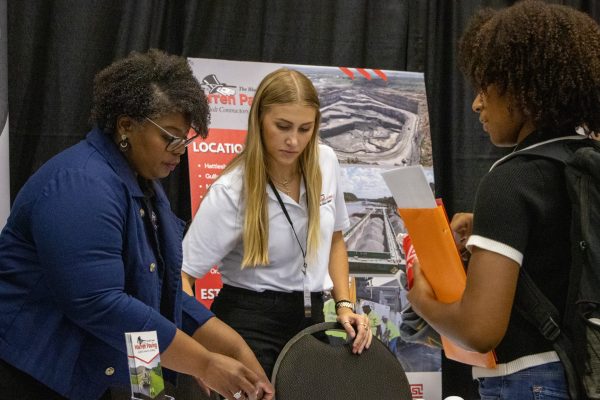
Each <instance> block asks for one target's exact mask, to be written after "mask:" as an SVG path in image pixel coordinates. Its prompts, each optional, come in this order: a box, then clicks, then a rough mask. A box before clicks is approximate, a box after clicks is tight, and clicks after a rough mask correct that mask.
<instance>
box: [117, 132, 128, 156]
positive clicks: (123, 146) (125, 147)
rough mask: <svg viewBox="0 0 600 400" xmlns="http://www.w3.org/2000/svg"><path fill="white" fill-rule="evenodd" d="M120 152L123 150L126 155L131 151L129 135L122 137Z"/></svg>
mask: <svg viewBox="0 0 600 400" xmlns="http://www.w3.org/2000/svg"><path fill="white" fill-rule="evenodd" d="M119 150H121V152H122V153H125V152H127V150H129V140H128V139H127V135H121V141H120V142H119Z"/></svg>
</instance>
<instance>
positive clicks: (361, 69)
mask: <svg viewBox="0 0 600 400" xmlns="http://www.w3.org/2000/svg"><path fill="white" fill-rule="evenodd" d="M356 70H357V71H358V72H360V74H361V75H362V76H364V77H365V78H367V79H368V80H371V74H369V73H368V72H367V70H365V69H364V68H356Z"/></svg>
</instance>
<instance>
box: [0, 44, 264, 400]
mask: <svg viewBox="0 0 600 400" xmlns="http://www.w3.org/2000/svg"><path fill="white" fill-rule="evenodd" d="M91 121H92V122H93V124H94V128H93V129H92V131H91V132H89V133H88V135H87V137H86V138H85V140H83V141H81V142H80V143H79V144H77V145H75V146H73V147H71V148H69V149H67V150H65V151H63V152H62V153H60V154H58V155H57V156H55V157H54V158H53V159H51V160H50V161H48V162H47V163H46V164H45V165H44V166H42V167H41V168H40V169H39V171H37V172H36V173H35V174H34V175H33V176H32V177H31V178H30V179H29V180H28V182H27V183H26V184H25V186H24V187H23V188H22V190H21V192H20V193H19V194H18V196H17V198H16V199H15V201H14V204H13V206H12V211H11V214H10V216H9V218H8V221H7V224H6V226H5V227H4V229H3V230H2V233H1V234H0V374H1V375H2V380H1V381H2V383H0V398H11V399H14V398H18V399H55V398H56V399H61V398H69V399H77V400H86V399H90V400H91V399H99V398H102V399H110V398H111V394H110V393H111V390H113V388H118V387H127V386H128V385H129V371H128V362H127V352H126V346H125V339H124V333H125V332H140V331H156V332H157V336H158V342H159V346H160V349H161V350H162V353H161V364H162V366H163V367H165V368H167V369H169V370H172V371H178V372H182V373H185V374H189V375H192V376H194V377H195V378H196V379H197V380H198V381H199V383H200V384H201V386H203V387H204V389H206V390H208V389H212V390H214V391H216V392H218V393H220V394H221V395H223V396H224V397H225V398H227V399H236V400H238V399H240V398H243V397H247V398H248V399H257V398H264V399H271V398H272V397H273V388H272V386H271V385H270V383H269V382H268V379H267V378H266V376H265V374H264V372H263V370H262V368H261V367H260V365H259V364H258V362H257V360H256V358H255V357H254V355H253V353H252V351H251V350H250V349H249V347H248V346H247V345H246V344H245V342H244V341H243V339H242V338H241V337H240V336H239V335H238V334H237V333H235V332H234V331H233V330H232V329H231V328H229V327H228V326H227V325H225V324H224V323H222V322H220V321H219V320H218V319H216V318H214V316H213V314H211V312H210V311H208V310H206V309H205V308H204V307H202V306H201V305H200V304H199V303H198V302H196V301H195V299H193V298H192V297H190V296H188V295H185V294H184V293H183V291H182V290H181V273H180V268H181V262H182V250H181V241H182V236H183V230H184V223H183V222H182V221H180V220H179V219H178V218H177V217H175V215H174V214H173V213H172V212H171V210H170V205H169V202H168V200H167V198H166V196H165V193H164V191H163V189H162V187H161V185H160V183H159V182H158V179H161V178H164V177H166V176H167V175H169V173H170V172H172V171H173V170H174V169H175V168H176V167H177V165H178V164H179V162H180V159H181V156H182V155H183V154H184V153H185V149H186V147H187V145H188V144H189V143H190V142H191V141H193V140H196V139H197V138H198V137H205V136H206V134H207V132H208V122H209V108H208V105H207V102H206V98H205V96H204V93H203V91H202V89H201V88H200V84H199V83H198V81H197V80H196V79H195V78H194V76H193V74H192V71H191V69H190V67H189V65H188V63H187V61H186V60H185V59H184V58H181V57H176V56H170V55H167V54H165V53H162V52H160V51H157V50H151V51H149V52H147V53H144V54H141V53H132V54H131V55H130V56H129V57H127V58H125V59H122V60H120V61H117V62H115V63H113V64H112V65H110V66H108V67H107V68H105V69H104V70H102V71H101V72H100V73H98V75H96V78H95V81H94V99H93V110H92V115H91ZM169 373H170V372H169V371H168V370H167V371H165V375H166V376H167V377H168V376H169Z"/></svg>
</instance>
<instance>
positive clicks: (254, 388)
mask: <svg viewBox="0 0 600 400" xmlns="http://www.w3.org/2000/svg"><path fill="white" fill-rule="evenodd" d="M204 365H205V368H203V371H202V373H201V374H200V376H197V377H196V379H198V380H199V381H200V382H201V383H203V384H204V385H205V386H206V387H209V388H210V389H212V390H214V391H215V392H217V393H219V394H220V395H221V396H223V397H225V398H226V399H227V400H261V399H263V400H271V399H273V394H274V389H273V386H272V385H271V383H270V382H269V381H267V380H266V378H265V377H259V376H258V375H257V374H255V373H254V372H252V371H251V370H250V369H248V368H246V367H245V366H244V365H243V364H242V363H240V362H239V361H237V360H235V359H233V358H231V357H227V356H224V355H222V354H218V353H211V354H210V355H209V358H208V360H207V362H206V363H205V364H204ZM236 393H241V396H237V397H236Z"/></svg>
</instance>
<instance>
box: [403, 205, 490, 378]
mask: <svg viewBox="0 0 600 400" xmlns="http://www.w3.org/2000/svg"><path fill="white" fill-rule="evenodd" d="M398 212H399V213H400V216H401V217H402V220H403V221H404V225H405V226H406V230H407V231H408V234H409V236H410V238H411V241H412V245H413V246H414V248H415V252H416V253H417V257H418V259H419V265H420V266H421V270H422V271H423V274H425V277H426V278H427V280H428V281H429V283H430V284H431V287H432V289H433V291H434V292H435V295H436V297H437V299H438V300H439V301H441V302H443V303H452V302H455V301H458V300H460V298H461V296H462V293H463V292H464V290H465V286H466V283H467V276H466V273H465V270H464V267H463V264H462V261H461V259H460V255H459V253H458V249H457V248H456V244H455V243H454V236H453V234H452V230H451V229H450V225H449V224H448V218H447V217H446V212H445V210H444V208H443V206H442V205H438V206H437V207H435V208H399V209H398ZM442 345H443V348H444V353H445V354H446V357H448V358H449V359H451V360H455V361H459V362H462V363H465V364H469V365H476V366H478V367H485V368H494V367H496V357H495V355H494V353H493V352H488V353H478V352H475V351H469V350H466V349H464V348H462V347H460V346H458V345H457V344H455V343H454V342H452V341H450V340H449V339H447V338H445V337H443V336H442Z"/></svg>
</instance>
